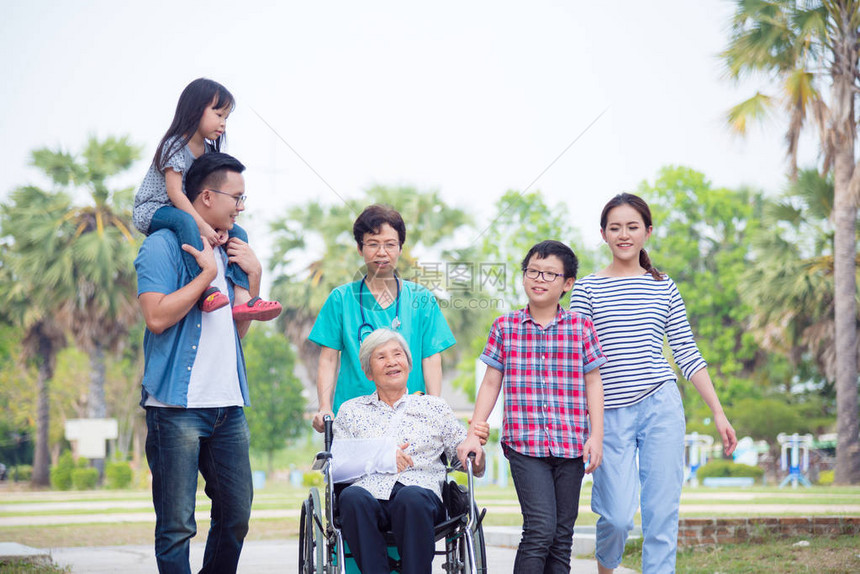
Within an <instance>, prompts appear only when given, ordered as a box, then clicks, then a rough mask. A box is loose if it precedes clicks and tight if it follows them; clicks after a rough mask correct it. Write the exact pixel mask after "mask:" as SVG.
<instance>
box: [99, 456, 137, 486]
mask: <svg viewBox="0 0 860 574" xmlns="http://www.w3.org/2000/svg"><path fill="white" fill-rule="evenodd" d="M131 479H132V472H131V465H130V464H128V463H127V462H125V461H118V462H109V463H107V465H106V466H105V482H106V483H107V487H108V488H112V489H121V488H128V486H129V485H130V484H131Z"/></svg>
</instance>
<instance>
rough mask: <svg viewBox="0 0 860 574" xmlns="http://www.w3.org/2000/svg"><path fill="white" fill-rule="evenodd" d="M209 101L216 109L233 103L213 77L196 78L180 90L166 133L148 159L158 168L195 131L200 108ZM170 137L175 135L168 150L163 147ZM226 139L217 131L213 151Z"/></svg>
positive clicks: (162, 165) (159, 168)
mask: <svg viewBox="0 0 860 574" xmlns="http://www.w3.org/2000/svg"><path fill="white" fill-rule="evenodd" d="M213 101H214V102H215V109H216V110H220V109H222V108H227V107H229V108H230V111H233V108H234V107H235V106H236V100H234V99H233V94H231V93H230V92H229V91H228V90H227V88H225V87H224V86H222V85H221V84H219V83H218V82H216V81H214V80H209V79H207V78H197V79H196V80H194V81H193V82H191V83H190V84H188V85H187V86H186V87H185V89H184V90H182V94H180V95H179V103H177V104H176V113H175V114H173V123H171V124H170V127H169V128H167V133H165V134H164V137H163V138H161V141H160V142H158V147H157V148H156V150H155V157H154V158H153V159H152V163H154V164H155V167H156V168H157V169H158V171H161V172H163V171H164V166H165V164H167V161H168V160H169V159H170V158H171V157H173V156H174V155H175V154H176V153H178V152H179V150H181V149H182V148H183V147H185V146H186V144H188V142H189V141H191V138H192V137H193V136H194V134H195V133H197V127H198V126H199V125H200V118H202V117H203V112H205V111H206V108H208V107H209V106H210V105H211V104H212V102H213ZM172 138H179V141H178V142H177V145H173V146H171V147H170V149H168V150H166V149H164V144H165V143H167V142H168V141H169V140H171V139H172ZM226 140H227V136H226V134H221V136H220V137H219V138H218V139H217V140H215V141H213V142H211V143H212V146H213V147H214V148H215V151H220V150H221V145H222V144H223V143H224V142H225V141H226Z"/></svg>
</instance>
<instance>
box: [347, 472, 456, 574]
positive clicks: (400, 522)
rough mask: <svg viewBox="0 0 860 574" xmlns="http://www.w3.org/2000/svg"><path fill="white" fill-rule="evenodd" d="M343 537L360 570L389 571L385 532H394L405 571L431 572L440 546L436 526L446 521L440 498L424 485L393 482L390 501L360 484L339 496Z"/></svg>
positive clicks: (365, 573)
mask: <svg viewBox="0 0 860 574" xmlns="http://www.w3.org/2000/svg"><path fill="white" fill-rule="evenodd" d="M338 507H339V509H340V517H341V524H342V531H343V536H344V538H345V539H346V542H347V544H349V548H350V550H351V551H352V554H353V557H354V558H355V561H356V563H357V564H358V567H359V568H360V569H361V572H362V574H388V573H389V572H391V569H390V568H389V565H388V550H387V547H386V545H385V535H384V533H385V532H386V531H388V530H392V531H393V532H394V539H395V542H396V544H397V550H398V551H399V552H400V560H401V571H402V573H403V574H429V573H430V571H431V568H432V566H433V552H434V550H435V548H436V543H435V541H434V539H433V538H434V527H435V526H436V524H439V523H440V522H442V521H443V520H445V508H444V507H443V506H442V501H441V500H439V497H438V496H436V494H435V493H434V492H433V491H432V490H428V489H426V488H422V487H420V486H404V485H402V484H400V483H399V482H398V483H396V484H395V485H394V490H392V492H391V497H390V498H389V499H388V500H378V499H376V498H374V497H373V495H371V494H370V493H369V492H368V491H367V490H365V489H363V488H361V487H359V486H350V487H349V488H347V489H345V490H344V491H343V492H342V493H341V494H340V498H339V499H338Z"/></svg>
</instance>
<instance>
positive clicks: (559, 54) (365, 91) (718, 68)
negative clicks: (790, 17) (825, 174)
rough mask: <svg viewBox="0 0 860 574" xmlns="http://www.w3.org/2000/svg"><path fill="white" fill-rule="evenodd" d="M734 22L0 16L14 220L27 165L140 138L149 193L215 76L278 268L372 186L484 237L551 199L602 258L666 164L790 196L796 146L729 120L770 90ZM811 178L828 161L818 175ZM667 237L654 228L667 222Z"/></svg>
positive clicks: (703, 12)
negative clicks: (198, 93)
mask: <svg viewBox="0 0 860 574" xmlns="http://www.w3.org/2000/svg"><path fill="white" fill-rule="evenodd" d="M732 6H733V4H732V3H730V2H728V1H725V0H695V1H690V0H658V1H656V2H642V1H639V0H623V1H615V2H594V1H570V2H562V1H555V2H549V1H541V0H536V1H533V2H528V3H527V2H511V1H493V2H490V1H475V2H463V1H459V2H451V1H447V0H444V1H436V2H432V3H430V2H425V3H421V4H419V3H413V2H408V3H407V2H394V1H393V2H380V1H367V2H354V1H353V2H351V1H325V2H323V1H320V2H310V1H307V2H294V1H271V2H259V1H254V0H249V1H247V2H241V3H240V2H235V1H234V2H224V1H221V0H207V1H203V2H180V1H179V0H174V1H172V2H165V1H162V0H148V1H146V2H140V1H133V2H124V1H122V2H119V1H116V0H112V1H92V0H91V1H86V2H84V1H75V2H69V1H59V0H56V1H53V2H51V1H45V0H0V14H2V17H0V158H2V166H3V169H2V170H0V198H2V197H4V196H5V194H6V193H8V191H9V190H11V189H12V188H14V187H15V186H17V185H22V184H26V183H37V184H43V185H44V184H45V182H44V181H43V180H40V179H39V178H38V174H37V172H36V171H35V170H34V169H32V168H30V167H28V166H27V163H28V160H29V152H30V150H32V149H34V148H36V147H40V146H50V147H56V146H62V147H63V148H65V149H68V150H72V151H77V150H79V149H81V147H82V145H83V143H84V141H85V139H86V137H87V135H88V134H92V133H94V134H97V135H99V136H102V137H103V136H107V135H124V134H128V135H130V136H131V138H132V140H133V141H134V142H135V143H137V144H140V145H142V146H143V150H144V151H143V158H144V159H143V160H141V161H140V162H139V164H138V165H136V166H135V167H134V169H133V170H131V173H130V174H129V176H128V177H127V178H124V179H123V180H121V181H120V182H119V183H121V184H124V185H131V184H137V183H138V182H139V181H140V180H141V179H142V177H143V175H144V173H145V171H146V168H147V166H148V164H149V162H150V160H151V157H152V154H153V152H154V150H155V146H156V144H157V143H158V140H159V139H160V138H161V136H162V135H163V134H164V132H165V131H166V129H167V127H168V125H169V124H170V121H171V119H172V115H173V110H174V108H175V106H176V101H177V99H178V97H179V93H180V92H181V90H182V89H183V88H184V87H185V85H186V84H187V83H188V82H189V81H191V80H193V79H194V78H197V77H200V76H206V77H210V78H213V79H215V80H218V81H219V82H221V83H223V84H224V85H226V86H227V87H228V88H229V89H230V91H231V92H232V93H233V94H234V95H235V96H236V99H237V108H236V111H235V112H234V114H233V115H232V116H231V117H230V120H229V121H228V125H227V132H228V136H229V140H228V147H227V149H226V151H228V152H230V153H232V154H233V155H235V156H236V157H238V158H239V159H241V160H242V161H243V162H244V163H245V164H246V165H247V166H248V171H247V173H246V183H247V191H248V194H249V201H248V211H247V212H246V216H243V217H244V221H243V222H240V223H243V224H244V226H245V227H246V228H249V232H250V235H251V242H252V244H253V245H257V248H258V252H259V253H260V255H261V256H262V257H261V258H265V256H266V255H267V254H268V252H269V251H268V238H267V233H266V230H267V227H268V226H267V224H266V223H267V222H268V221H270V220H271V219H273V218H274V217H275V216H277V215H280V214H282V213H283V212H284V210H285V208H286V207H287V206H290V205H296V204H300V203H305V202H307V201H309V200H313V199H318V200H320V201H323V202H336V201H339V200H338V198H337V196H336V195H335V194H334V193H333V192H332V191H331V190H330V189H329V188H328V187H327V186H326V185H325V184H324V183H323V182H322V181H320V179H318V178H317V176H316V175H314V173H313V172H312V171H311V170H310V169H308V167H306V166H305V164H304V163H302V161H301V160H299V159H298V158H297V157H296V155H295V154H294V153H293V152H292V151H290V150H289V148H288V147H287V146H286V145H285V144H284V143H283V142H282V141H281V140H280V139H279V138H278V137H277V136H276V135H275V134H274V133H273V132H272V131H271V130H270V129H269V128H268V127H266V125H264V123H263V122H262V121H261V120H260V119H259V118H258V117H257V115H256V114H255V113H254V111H252V110H256V112H258V113H259V114H260V115H261V116H262V117H263V118H265V120H266V122H268V123H269V124H271V125H272V126H273V127H274V128H275V130H277V132H278V133H279V134H280V135H281V136H282V137H283V138H284V139H285V140H286V141H287V142H289V144H290V145H291V146H292V147H293V148H295V149H296V150H297V151H298V153H299V154H301V156H302V157H303V158H304V159H305V160H306V161H307V162H308V163H309V164H310V165H311V166H312V167H313V168H314V169H315V170H316V171H317V172H318V173H319V174H320V175H322V177H323V178H325V180H326V181H327V182H328V183H329V184H331V186H332V187H333V188H334V190H336V191H337V193H338V194H340V195H342V196H346V197H356V196H357V195H358V194H359V191H360V190H361V189H364V188H366V187H369V186H370V185H372V184H374V183H379V184H384V185H397V184H408V185H414V186H416V187H418V188H419V189H438V190H440V191H441V193H442V195H443V197H444V198H445V199H446V201H448V202H450V203H451V204H454V205H457V206H459V207H462V208H464V209H467V210H469V211H471V212H472V213H473V214H474V215H475V217H476V218H477V219H478V220H479V221H483V222H486V221H487V220H488V218H489V216H490V214H491V210H490V208H489V206H490V204H492V202H494V201H495V200H496V199H497V198H498V197H499V196H501V195H502V194H503V193H504V192H505V191H506V190H507V189H523V188H524V187H525V186H527V185H528V184H530V183H531V182H532V180H534V179H535V177H537V176H538V174H540V173H541V172H542V171H543V170H544V168H546V167H547V165H549V164H550V162H552V161H553V160H554V159H555V158H556V157H557V156H558V154H559V153H561V151H562V150H563V149H564V148H565V147H566V146H568V144H570V142H571V141H573V140H574V138H576V137H577V136H578V135H580V134H581V133H582V132H583V130H585V128H586V127H587V126H588V125H589V124H590V123H592V121H594V120H595V118H596V117H597V116H598V115H599V114H601V112H604V110H605V111H606V113H605V114H604V115H603V116H602V117H601V118H600V119H599V120H597V121H596V123H594V125H593V126H592V127H591V128H590V129H589V130H588V131H587V132H586V133H584V134H583V135H582V137H581V138H580V139H579V141H578V142H577V143H576V144H574V145H573V146H572V147H571V148H570V149H569V151H568V152H567V153H566V154H565V155H564V156H563V157H561V159H559V160H558V162H557V163H555V165H553V167H552V168H551V169H549V170H548V171H547V172H546V173H545V174H544V175H543V176H542V177H541V178H540V179H539V180H538V182H537V183H536V184H535V185H534V187H533V189H540V190H541V191H542V192H543V193H544V195H545V196H546V198H547V200H548V202H549V203H550V204H555V203H556V202H558V201H564V202H565V203H566V204H567V206H568V208H569V211H570V213H571V216H572V219H573V221H572V223H573V224H574V226H575V227H577V228H579V229H580V230H581V232H582V234H583V237H584V238H585V240H586V241H587V242H588V243H589V244H590V245H591V246H594V245H597V244H598V243H599V234H598V231H597V228H598V218H599V213H600V209H601V207H602V205H603V204H604V203H605V202H606V201H607V200H608V199H609V198H610V197H611V196H612V195H614V194H615V193H617V192H619V191H622V190H632V189H633V188H634V187H635V186H636V185H637V184H638V183H639V182H640V181H642V180H643V179H649V180H652V179H653V178H654V177H655V175H656V172H657V170H658V169H659V168H660V167H661V166H663V165H667V164H683V165H688V166H691V167H693V168H695V169H698V170H700V171H703V172H704V173H705V174H706V175H707V176H708V177H709V178H710V179H711V181H712V182H713V183H714V184H715V185H718V186H730V187H735V186H739V185H742V184H748V185H752V186H755V187H759V188H763V189H765V190H768V191H771V192H774V191H777V190H778V189H779V188H780V187H781V185H782V182H783V174H784V170H785V163H784V151H783V143H782V126H781V124H780V123H778V122H776V121H774V122H773V123H771V124H770V125H768V126H766V128H765V129H762V130H755V131H754V133H753V134H751V136H750V137H748V138H747V139H739V138H737V137H736V136H732V135H730V134H729V132H728V129H727V128H726V126H725V122H724V119H723V118H724V114H725V112H726V110H727V109H728V108H729V107H730V106H731V105H732V104H734V103H737V102H739V101H740V100H742V99H744V98H746V97H748V96H750V95H752V93H754V91H755V89H756V87H757V86H756V85H754V84H749V85H744V86H734V85H732V84H731V83H730V82H728V81H726V80H724V79H723V77H722V65H721V63H720V61H719V60H718V57H717V54H718V53H719V51H720V50H721V49H722V48H724V46H725V43H726V30H727V26H728V21H729V18H730V15H731V13H732ZM810 157H814V156H810ZM655 224H657V225H659V222H655Z"/></svg>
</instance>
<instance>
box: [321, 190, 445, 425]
mask: <svg viewBox="0 0 860 574" xmlns="http://www.w3.org/2000/svg"><path fill="white" fill-rule="evenodd" d="M352 235H353V237H354V238H355V242H356V246H357V248H358V253H359V254H360V255H361V256H362V258H364V265H365V274H364V276H363V277H362V278H361V279H360V280H358V281H353V282H351V283H347V284H345V285H341V286H340V287H338V288H336V289H335V290H334V291H332V292H331V294H330V295H329V296H328V299H326V302H325V304H324V305H323V307H322V309H321V310H320V313H319V315H318V316H317V319H316V322H315V323H314V326H313V329H312V330H311V333H310V335H309V336H308V339H310V340H311V341H313V342H314V343H316V344H317V345H319V346H320V347H321V349H320V358H319V369H318V373H317V396H318V398H319V412H317V414H316V415H315V416H314V421H313V425H314V428H315V429H316V430H317V431H319V432H322V431H323V417H324V416H325V415H331V416H333V415H334V414H335V413H337V410H338V408H339V407H340V405H341V404H342V403H343V402H344V401H347V400H349V399H351V398H354V397H358V396H361V395H369V394H372V393H373V392H374V391H375V390H376V387H375V385H374V384H373V383H372V382H370V381H369V380H368V379H367V377H366V376H365V375H364V371H363V370H362V368H361V363H360V361H359V358H358V349H359V347H360V346H361V342H362V340H363V339H364V337H366V336H367V335H369V334H370V333H372V332H373V331H374V330H376V329H378V328H380V327H388V328H390V329H393V330H395V331H397V332H398V333H400V334H401V335H403V337H404V338H405V339H406V341H407V342H408V343H409V350H410V351H411V353H412V356H413V357H414V358H415V361H414V365H413V368H412V371H411V372H410V373H409V380H408V381H407V386H406V388H407V390H408V392H409V393H414V392H416V391H422V392H427V393H428V394H430V395H436V396H439V395H440V394H441V392H442V356H441V353H442V351H444V350H445V349H447V348H448V347H451V346H452V345H454V343H455V342H456V340H455V339H454V335H453V333H451V329H450V328H449V327H448V323H447V322H446V321H445V317H443V316H442V312H441V311H440V310H439V304H438V303H437V301H436V297H435V296H434V295H433V293H431V292H430V291H429V290H427V289H426V288H425V287H423V286H421V285H418V284H417V283H413V282H411V281H404V280H403V279H401V278H400V276H399V275H398V274H397V271H396V268H397V261H398V260H399V258H400V254H401V253H402V252H403V243H404V242H405V241H406V225H405V224H404V223H403V218H402V217H401V216H400V213H398V212H397V211H396V210H395V209H393V208H391V207H389V206H387V205H371V206H369V207H367V208H365V210H364V211H362V212H361V214H360V215H359V216H358V218H357V219H356V220H355V224H354V225H353V226H352ZM338 359H339V361H340V369H338Z"/></svg>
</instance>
